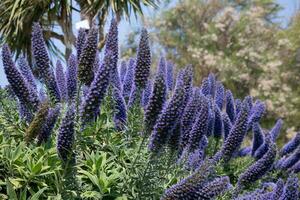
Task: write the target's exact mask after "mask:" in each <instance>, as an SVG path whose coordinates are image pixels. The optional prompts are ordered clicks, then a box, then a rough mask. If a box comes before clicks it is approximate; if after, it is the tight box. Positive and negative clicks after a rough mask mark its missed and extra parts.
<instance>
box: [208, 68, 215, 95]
mask: <svg viewBox="0 0 300 200" xmlns="http://www.w3.org/2000/svg"><path fill="white" fill-rule="evenodd" d="M208 80H209V85H210V95H211V96H212V97H213V98H215V90H216V77H215V75H214V74H213V73H210V74H209V75H208Z"/></svg>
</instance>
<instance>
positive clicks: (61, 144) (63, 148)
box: [56, 104, 75, 163]
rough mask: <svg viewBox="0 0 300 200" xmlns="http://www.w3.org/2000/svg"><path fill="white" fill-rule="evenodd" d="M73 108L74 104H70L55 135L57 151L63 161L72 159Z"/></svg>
mask: <svg viewBox="0 0 300 200" xmlns="http://www.w3.org/2000/svg"><path fill="white" fill-rule="evenodd" d="M74 120H75V108H74V105H73V104H72V105H70V106H69V108H68V111H67V113H66V115H65V117H64V118H63V120H62V123H61V125H60V128H59V131H58V136H57V146H56V148H57V152H58V155H59V157H60V158H61V160H62V161H63V162H64V163H67V162H68V161H70V160H73V159H74V158H73V156H74V152H73V144H74V134H75V130H74V127H75V122H74Z"/></svg>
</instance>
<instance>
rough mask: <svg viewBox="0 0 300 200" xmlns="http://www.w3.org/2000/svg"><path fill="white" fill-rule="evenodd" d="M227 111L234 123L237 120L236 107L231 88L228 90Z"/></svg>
mask: <svg viewBox="0 0 300 200" xmlns="http://www.w3.org/2000/svg"><path fill="white" fill-rule="evenodd" d="M226 113H227V115H228V117H229V119H230V120H231V123H233V122H234V121H235V108H234V98H233V95H232V93H231V91H230V90H226Z"/></svg>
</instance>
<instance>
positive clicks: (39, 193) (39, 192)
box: [30, 187, 47, 200]
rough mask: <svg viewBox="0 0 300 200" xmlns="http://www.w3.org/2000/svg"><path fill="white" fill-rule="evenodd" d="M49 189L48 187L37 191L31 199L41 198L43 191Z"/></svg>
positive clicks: (37, 199)
mask: <svg viewBox="0 0 300 200" xmlns="http://www.w3.org/2000/svg"><path fill="white" fill-rule="evenodd" d="M46 189H47V187H45V188H42V189H40V190H39V191H38V192H37V193H35V194H34V195H33V196H32V197H31V198H30V200H39V199H40V196H41V194H43V192H44V191H45V190H46Z"/></svg>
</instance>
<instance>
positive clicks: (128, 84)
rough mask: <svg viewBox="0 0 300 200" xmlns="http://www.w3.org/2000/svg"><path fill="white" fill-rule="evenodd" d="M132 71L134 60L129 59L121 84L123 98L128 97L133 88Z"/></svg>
mask: <svg viewBox="0 0 300 200" xmlns="http://www.w3.org/2000/svg"><path fill="white" fill-rule="evenodd" d="M134 69H135V60H134V59H133V58H131V59H130V60H129V63H128V66H127V71H126V75H125V77H124V83H123V96H124V97H125V98H127V97H129V96H130V92H131V89H132V86H133V79H134Z"/></svg>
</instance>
